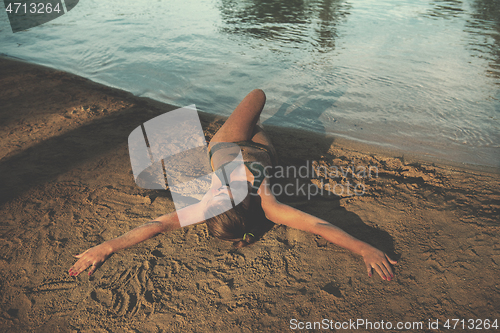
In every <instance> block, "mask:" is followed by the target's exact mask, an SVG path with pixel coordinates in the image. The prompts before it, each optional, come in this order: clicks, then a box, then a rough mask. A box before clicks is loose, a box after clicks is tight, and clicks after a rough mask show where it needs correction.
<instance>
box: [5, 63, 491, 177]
mask: <svg viewBox="0 0 500 333" xmlns="http://www.w3.org/2000/svg"><path fill="white" fill-rule="evenodd" d="M0 59H3V60H6V61H17V62H21V63H25V64H27V65H30V66H36V67H39V68H43V69H46V70H52V71H57V72H61V73H66V74H67V75H70V76H74V77H78V78H82V79H85V80H88V81H89V82H91V83H92V84H95V85H98V86H102V87H106V88H109V89H114V90H116V91H120V92H121V93H124V94H129V95H130V96H131V97H134V98H138V99H141V100H143V101H144V102H146V103H150V104H152V105H155V106H156V107H158V108H166V109H168V110H172V109H175V108H181V107H183V106H175V105H172V104H169V103H165V102H162V101H158V100H155V99H152V98H149V97H138V96H135V95H134V94H132V93H130V92H128V91H126V90H122V89H119V88H115V87H111V86H106V85H103V84H101V83H97V82H94V81H92V80H90V79H87V78H83V77H80V76H78V75H76V74H72V73H68V72H64V71H61V70H58V69H53V68H50V67H47V66H44V65H39V64H34V63H30V62H27V61H25V60H23V59H20V58H15V57H11V56H7V55H0ZM162 105H163V106H162ZM198 113H199V114H200V115H203V116H204V117H208V118H207V119H211V117H224V116H220V115H216V114H211V113H208V112H204V111H200V110H198ZM270 127H271V128H275V129H276V130H278V131H285V132H287V131H290V132H297V133H301V135H303V136H318V137H324V138H325V139H326V138H334V139H335V141H337V142H342V144H343V145H345V146H346V147H352V149H353V150H360V151H364V152H373V153H376V154H381V155H384V156H387V157H399V158H402V159H407V160H408V161H412V162H413V163H418V162H419V161H423V162H425V163H436V164H439V165H444V166H450V167H455V168H459V169H465V170H470V171H477V172H487V173H495V174H498V173H500V166H496V167H495V166H490V165H481V164H473V163H466V162H457V161H453V160H449V159H443V158H438V157H435V156H431V155H430V154H425V153H417V152H412V151H410V150H405V149H400V148H395V147H390V144H384V143H377V142H365V141H364V140H361V139H356V138H348V137H345V136H343V135H336V134H321V133H316V132H313V131H309V130H303V129H295V128H287V127H280V126H270Z"/></svg>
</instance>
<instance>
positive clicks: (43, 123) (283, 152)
mask: <svg viewBox="0 0 500 333" xmlns="http://www.w3.org/2000/svg"><path fill="white" fill-rule="evenodd" d="M0 71H1V73H2V76H1V77H0V86H1V88H2V89H0V105H2V108H1V109H0V144H1V146H2V150H1V151H0V184H2V186H1V187H0V221H1V224H0V281H2V283H0V327H1V328H2V329H3V331H6V332H33V331H36V332H50V333H55V332H68V331H69V332H90V331H93V332H137V331H140V332H152V333H161V332H179V331H183V332H205V331H221V332H225V331H231V332H242V333H243V332H245V333H247V332H284V331H289V330H290V329H291V320H292V319H296V320H297V321H299V322H320V321H322V320H323V319H324V318H329V319H332V320H334V321H336V322H349V320H355V319H358V318H359V319H360V318H364V319H366V320H368V321H371V322H380V321H382V320H383V321H384V322H391V323H394V325H396V323H397V322H414V321H420V322H423V323H424V324H427V323H428V321H429V320H432V321H433V322H434V321H435V320H439V322H440V323H441V325H442V324H444V323H445V322H446V320H447V319H450V318H461V319H465V320H468V319H476V318H480V319H483V320H485V319H489V320H492V319H493V320H494V319H496V318H498V319H500V310H499V309H500V278H499V276H500V253H499V250H500V247H499V245H498V244H499V235H500V223H499V222H500V221H499V215H500V205H499V202H500V181H499V180H500V175H499V174H498V173H497V172H487V171H481V170H470V169H467V168H462V167H457V166H450V165H447V164H442V163H438V162H437V161H435V162H427V161H424V160H423V159H421V158H417V157H415V158H414V157H413V156H408V155H409V154H405V155H404V158H403V157H402V156H401V154H399V155H398V153H393V152H390V151H388V150H384V149H380V150H377V149H376V148H373V147H369V146H368V145H366V146H364V145H362V144H358V143H356V142H354V143H352V142H349V141H346V140H345V139H339V138H335V137H331V136H325V135H321V134H316V133H311V132H306V131H299V130H295V129H286V128H277V127H271V126H266V129H267V132H268V134H269V136H270V138H271V140H272V142H273V144H274V145H275V147H276V150H277V152H278V159H279V161H280V165H286V166H292V167H295V168H300V167H303V166H304V165H307V166H309V165H311V164H312V163H314V166H315V168H316V169H315V170H332V169H334V168H335V167H338V168H344V169H343V170H348V171H347V172H346V173H345V174H340V175H338V176H336V175H333V176H328V177H326V176H325V175H324V174H323V175H319V176H322V177H319V176H318V177H315V176H314V175H307V176H306V177H302V178H301V179H297V181H298V180H300V181H303V183H301V184H299V183H297V186H302V184H307V186H309V185H310V184H314V185H316V186H317V187H318V188H322V189H323V188H326V185H327V184H329V185H335V184H340V185H342V186H347V189H349V186H351V184H362V185H363V186H364V188H365V189H366V191H365V192H364V193H363V195H359V196H356V195H354V196H353V195H345V196H341V197H340V198H338V197H334V196H331V195H329V192H328V191H327V190H329V189H330V188H327V189H326V190H325V191H326V192H328V193H326V194H328V195H314V196H311V197H308V198H304V196H303V195H302V196H301V195H299V194H297V195H286V196H283V197H280V198H279V199H280V201H282V202H285V203H288V204H290V205H292V206H294V207H296V208H298V209H301V210H303V211H305V212H307V213H310V214H313V215H315V216H318V217H320V218H322V219H324V220H325V221H328V222H329V223H332V224H334V225H336V226H338V227H340V228H342V229H343V230H345V231H346V232H348V233H350V234H352V235H353V236H354V237H356V238H358V239H361V240H363V241H366V242H368V243H370V244H371V245H373V246H375V247H377V248H379V249H381V250H383V251H385V252H386V253H388V254H389V255H390V256H391V257H392V258H394V259H397V260H398V264H397V265H396V266H395V267H394V268H395V272H396V275H395V278H394V279H393V280H392V281H391V282H387V281H383V280H382V279H380V278H379V277H378V276H373V277H372V278H369V277H368V276H367V274H366V268H365V266H364V263H363V260H362V259H361V258H360V257H358V256H356V255H353V254H352V253H350V252H348V251H346V250H344V249H342V248H340V247H337V246H335V245H332V244H330V243H328V242H326V241H325V240H324V239H322V238H320V237H317V236H315V235H312V234H308V233H305V232H301V231H298V230H295V229H291V228H286V227H283V226H275V227H273V229H272V230H270V231H269V232H268V233H266V234H265V235H264V237H263V238H262V239H260V240H259V241H258V242H257V243H255V244H254V245H252V246H250V247H247V248H243V249H239V250H234V249H232V248H231V244H230V243H228V242H222V241H218V240H216V239H214V238H213V237H211V236H210V235H209V233H208V231H207V229H206V226H205V225H204V224H199V225H192V226H188V227H184V228H182V229H179V230H176V231H175V232H172V233H167V234H164V235H159V236H157V237H155V238H153V239H151V240H148V241H146V242H144V243H141V244H138V245H136V246H134V247H131V248H129V249H126V250H124V251H121V252H119V253H116V254H114V255H113V256H112V257H111V258H109V259H108V260H107V261H106V263H105V264H104V265H103V266H102V267H100V268H99V269H98V270H97V272H96V273H95V274H94V275H93V276H91V277H88V276H87V275H86V274H81V275H80V276H78V277H70V276H69V275H68V274H67V270H68V269H69V267H71V265H72V264H73V263H74V261H75V260H74V257H73V255H75V254H78V253H81V252H82V251H84V250H85V249H88V248H89V247H92V246H95V245H97V244H99V243H101V242H103V241H105V240H108V239H111V238H114V237H117V236H120V235H122V234H123V233H125V232H126V231H128V230H130V229H132V228H134V227H136V226H138V225H141V224H142V223H145V222H147V221H149V220H151V219H154V218H156V217H158V216H160V215H163V214H165V213H168V212H171V211H173V210H174V205H173V201H172V198H171V196H170V194H169V192H168V191H156V190H144V189H141V188H139V187H138V186H137V185H136V184H135V183H134V180H133V176H132V173H131V166H130V161H129V157H128V148H127V138H128V135H129V134H130V132H131V131H132V130H133V129H135V128H136V127H137V126H138V125H139V124H141V123H143V122H145V121H147V120H149V119H152V118H154V117H155V116H157V115H160V114H162V113H164V112H167V111H171V110H173V109H176V108H177V107H175V106H171V105H167V104H164V103H161V102H158V101H154V100H150V99H146V98H139V97H136V96H133V95H132V94H131V93H127V92H124V91H121V90H117V89H114V88H110V87H106V86H103V85H101V84H97V83H94V82H92V81H90V80H88V79H84V78H81V77H78V76H74V75H71V74H67V73H64V72H60V71H57V70H53V69H48V68H45V67H41V66H38V65H32V64H28V63H25V62H21V61H17V60H15V61H14V60H11V59H5V58H2V57H0ZM200 120H201V123H202V127H203V129H204V132H205V136H206V138H207V139H210V138H211V137H212V136H213V135H214V134H215V132H216V131H217V129H218V128H219V127H220V126H221V125H222V123H223V122H224V118H223V117H221V116H215V115H211V114H205V113H200ZM358 165H364V166H374V167H376V170H377V174H376V176H373V177H369V176H364V175H362V174H361V175H356V172H353V171H352V170H351V171H349V168H350V167H351V166H358ZM289 178H293V177H289ZM319 178H321V179H319ZM323 178H324V179H325V180H324V181H323V182H321V181H322V180H323ZM290 180H292V181H295V179H283V180H280V181H284V184H286V182H287V181H290ZM307 188H309V187H307ZM297 193H298V192H297ZM334 193H335V192H334ZM441 328H442V326H441ZM425 329H426V327H424V330H421V329H420V330H419V329H416V330H413V331H415V332H417V331H418V332H422V331H425ZM366 331H367V330H366ZM428 331H431V330H428Z"/></svg>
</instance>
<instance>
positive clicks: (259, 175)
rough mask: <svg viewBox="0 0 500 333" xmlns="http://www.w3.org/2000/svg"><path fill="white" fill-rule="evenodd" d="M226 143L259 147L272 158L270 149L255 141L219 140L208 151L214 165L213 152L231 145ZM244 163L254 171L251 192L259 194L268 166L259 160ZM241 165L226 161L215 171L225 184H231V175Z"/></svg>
mask: <svg viewBox="0 0 500 333" xmlns="http://www.w3.org/2000/svg"><path fill="white" fill-rule="evenodd" d="M226 144H229V145H232V146H234V145H235V144H236V145H238V146H240V147H252V148H258V149H261V150H263V151H265V152H266V153H268V154H269V156H270V158H271V159H272V155H271V153H270V151H269V149H268V148H267V147H266V146H264V145H261V144H258V143H255V142H251V141H241V142H234V143H226V142H219V143H216V144H215V145H214V146H213V147H212V148H211V149H210V151H209V152H208V156H209V161H210V165H211V166H212V156H213V154H214V153H215V152H216V151H217V150H219V149H223V148H226V147H228V146H229V145H226ZM243 164H244V165H245V167H246V168H247V169H248V170H249V171H250V172H251V173H252V175H253V177H254V180H253V184H252V190H251V194H254V195H255V194H257V191H258V190H259V188H260V185H261V184H262V182H263V181H264V179H265V178H266V176H267V172H266V168H265V166H264V165H263V164H262V163H260V162H258V161H248V162H243ZM239 165H240V164H239V163H237V162H233V161H230V162H226V163H224V164H222V165H221V166H220V167H219V168H218V169H217V170H214V171H215V174H216V176H217V177H218V178H219V179H220V181H221V183H222V184H223V185H226V186H229V175H230V174H231V173H232V172H233V171H234V170H235V169H236V168H237V167H238V166H239ZM212 170H213V166H212Z"/></svg>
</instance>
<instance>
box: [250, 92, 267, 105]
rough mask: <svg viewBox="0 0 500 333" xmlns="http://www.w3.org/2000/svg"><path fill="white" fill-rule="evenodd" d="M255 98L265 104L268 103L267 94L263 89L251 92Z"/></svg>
mask: <svg viewBox="0 0 500 333" xmlns="http://www.w3.org/2000/svg"><path fill="white" fill-rule="evenodd" d="M249 95H251V96H252V97H253V98H255V99H259V100H261V101H262V102H263V103H265V102H266V94H265V93H264V90H262V89H254V90H252V91H251V92H250V94H249Z"/></svg>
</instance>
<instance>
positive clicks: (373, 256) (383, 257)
mask: <svg viewBox="0 0 500 333" xmlns="http://www.w3.org/2000/svg"><path fill="white" fill-rule="evenodd" d="M363 260H364V261H365V265H366V269H367V271H368V276H369V277H371V276H372V270H373V269H374V270H375V271H376V272H377V273H378V275H380V277H381V278H382V279H384V280H387V281H391V280H392V278H393V277H394V273H393V271H392V267H391V264H392V265H395V264H397V261H395V260H392V259H391V258H389V256H388V255H387V254H385V253H384V252H382V251H380V250H377V249H376V248H374V247H371V249H369V250H368V251H367V252H366V253H364V254H363Z"/></svg>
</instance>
